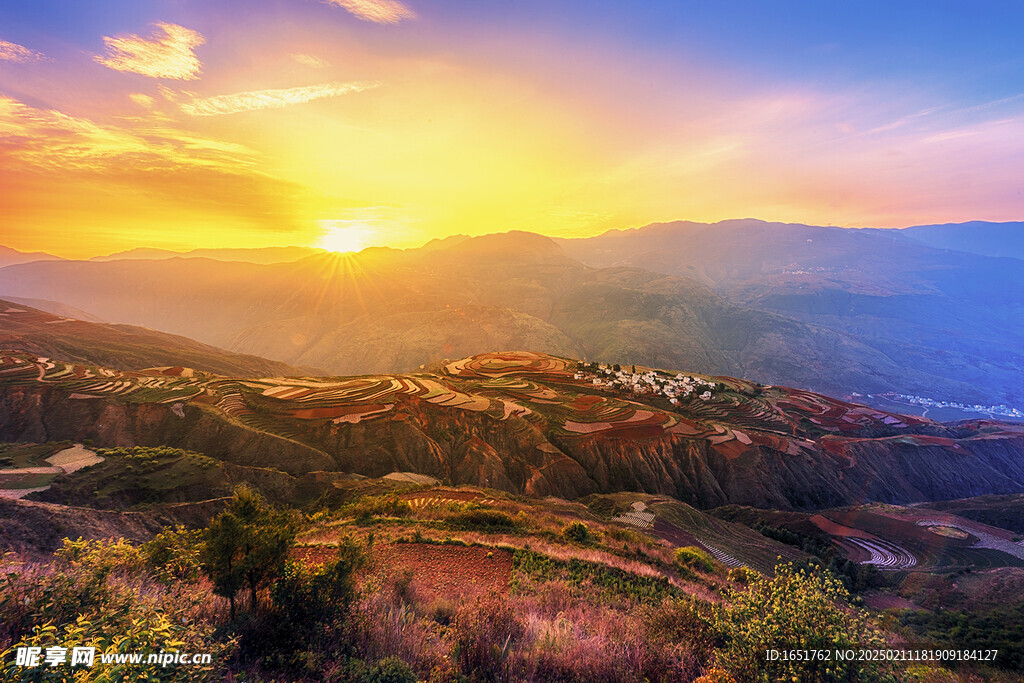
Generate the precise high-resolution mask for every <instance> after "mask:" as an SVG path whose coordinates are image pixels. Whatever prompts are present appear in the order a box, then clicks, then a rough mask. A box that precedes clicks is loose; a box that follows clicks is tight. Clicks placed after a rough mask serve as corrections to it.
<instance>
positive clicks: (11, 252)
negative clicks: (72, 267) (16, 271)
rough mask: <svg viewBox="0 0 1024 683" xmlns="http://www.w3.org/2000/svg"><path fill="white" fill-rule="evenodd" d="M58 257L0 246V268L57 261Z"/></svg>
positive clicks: (59, 258)
mask: <svg viewBox="0 0 1024 683" xmlns="http://www.w3.org/2000/svg"><path fill="white" fill-rule="evenodd" d="M59 260H62V259H61V257H59V256H54V255H53V254H47V253H45V252H42V251H33V252H24V251H18V250H17V249H11V248H10V247H5V246H3V245H0V268H3V267H4V266H12V265H15V264H17V263H31V262H32V261H59Z"/></svg>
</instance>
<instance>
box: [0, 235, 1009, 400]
mask: <svg viewBox="0 0 1024 683" xmlns="http://www.w3.org/2000/svg"><path fill="white" fill-rule="evenodd" d="M944 229H945V228H944ZM1013 229H1014V228H1013V227H1012V226H1005V227H1004V229H1003V231H1004V233H1006V234H1011V233H1012V230H1013ZM965 230H967V228H962V229H961V232H963V231H965ZM927 232H928V231H927V230H924V229H920V230H918V229H916V228H914V229H908V230H901V231H897V230H852V229H841V228H826V227H815V226H801V225H787V224H769V223H764V222H761V221H753V220H741V221H725V222H722V223H718V224H713V225H711V224H696V223H671V224H658V225H652V226H648V227H646V228H642V229H638V230H629V231H611V232H609V233H606V234H604V235H601V236H598V237H594V238H587V239H579V240H552V239H549V238H546V237H542V236H540V235H535V234H531V233H516V232H513V233H506V234H499V235H488V236H483V237H474V238H468V237H464V236H456V237H451V238H446V239H444V240H435V241H433V242H431V243H429V244H427V245H425V246H424V247H422V248H420V249H410V250H395V249H388V248H370V249H366V250H363V251H362V252H360V253H358V254H344V255H336V254H330V253H313V254H312V255H310V256H307V257H305V258H300V259H299V260H296V261H286V262H280V261H278V262H273V263H270V262H267V263H254V262H252V261H277V259H279V258H281V255H280V254H279V253H278V252H277V251H275V252H273V254H270V253H268V254H265V255H263V256H256V254H257V253H258V252H257V251H252V250H244V249H241V250H227V251H225V252H224V253H219V252H216V253H219V254H220V255H221V256H223V257H225V258H229V257H230V258H239V259H243V258H247V259H250V260H249V261H244V260H233V261H225V260H217V259H212V258H207V257H204V256H199V255H198V253H195V254H192V255H190V256H189V257H188V258H182V257H171V258H163V257H164V256H167V254H162V255H161V258H160V259H159V260H154V259H141V258H118V259H115V260H109V261H95V260H94V261H87V262H83V261H64V260H60V261H36V262H33V263H22V264H17V265H12V266H8V267H6V268H2V269H0V293H6V294H8V295H11V296H19V297H34V298H39V299H47V300H53V301H58V302H61V303H63V304H66V305H70V306H72V307H74V308H77V309H81V310H83V311H87V312H89V313H91V314H93V315H94V316H96V317H97V318H99V319H103V320H110V321H116V322H120V323H127V324H133V325H140V326H144V327H149V328H153V329H160V330H162V331H165V332H170V333H174V334H179V335H186V336H189V337H192V338H195V339H197V340H199V341H201V342H203V343H207V344H213V345H217V346H220V347H224V348H227V349H230V350H232V351H235V352H240V353H246V354H253V355H260V356H265V357H268V358H274V359H277V360H280V361H282V362H286V363H290V364H293V365H299V366H304V367H317V368H323V369H324V370H325V371H327V372H330V373H335V374H354V373H362V372H403V371H410V370H415V369H416V368H418V367H419V366H420V365H424V364H427V363H431V362H435V361H438V360H441V359H445V358H455V357H460V356H466V355H471V354H474V353H480V352H484V351H493V350H495V349H501V348H521V349H533V350H537V351H544V352H550V353H554V354H562V355H569V356H573V357H581V358H588V359H594V360H609V361H611V360H614V361H618V362H627V363H634V362H635V363H641V364H646V365H651V366H658V367H676V368H684V369H687V370H694V371H702V372H707V373H712V374H725V375H733V376H742V377H747V378H750V379H753V380H756V381H761V382H764V383H770V384H784V385H788V386H796V387H803V388H807V389H812V390H817V391H822V392H826V393H831V394H837V395H851V394H853V393H859V394H877V393H882V392H889V391H893V392H898V393H904V394H913V395H919V396H925V397H930V398H933V399H937V400H956V401H961V402H967V403H972V404H974V403H977V404H982V405H997V404H1000V403H1005V404H1008V405H1011V406H1014V405H1016V406H1019V405H1021V404H1022V403H1024V396H1022V394H1021V389H1020V387H1021V386H1024V371H1022V368H1024V355H1022V352H1021V349H1024V325H1021V324H1020V323H1019V321H1020V320H1021V319H1024V261H1021V260H1019V259H1014V258H995V257H990V256H983V255H978V254H969V253H967V252H963V251H950V250H948V249H939V248H935V247H931V246H928V245H925V244H924V243H922V242H921V241H920V240H919V239H916V238H915V239H911V238H910V237H909V236H908V235H910V234H917V235H918V236H919V235H920V234H922V233H927ZM307 251H308V250H307ZM1011 251H1012V250H1011ZM211 253H214V252H211ZM288 253H289V254H291V255H292V256H294V255H297V254H301V253H305V252H304V251H303V250H292V251H290V252H288ZM146 254H149V252H146ZM135 255H136V256H138V255H140V254H139V253H138V252H136V254H135ZM149 255H152V254H149Z"/></svg>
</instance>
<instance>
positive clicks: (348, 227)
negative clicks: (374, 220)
mask: <svg viewBox="0 0 1024 683" xmlns="http://www.w3.org/2000/svg"><path fill="white" fill-rule="evenodd" d="M320 225H321V226H322V227H323V229H324V233H323V235H321V236H320V239H319V240H317V243H316V246H318V247H320V248H321V249H326V250H328V251H333V252H337V253H341V252H347V251H361V250H363V249H365V248H366V247H367V246H368V245H369V238H370V235H369V232H370V230H369V228H367V226H365V225H360V224H358V223H350V222H348V221H321V222H320Z"/></svg>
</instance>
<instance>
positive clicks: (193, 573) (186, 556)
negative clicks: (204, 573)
mask: <svg viewBox="0 0 1024 683" xmlns="http://www.w3.org/2000/svg"><path fill="white" fill-rule="evenodd" d="M142 553H143V555H144V556H145V558H146V562H147V564H148V565H149V566H150V568H151V569H152V570H153V571H154V572H156V575H157V576H158V577H159V578H160V579H162V580H163V581H165V582H171V581H188V582H191V581H195V580H196V579H198V578H199V575H200V573H201V570H202V567H201V565H200V557H201V555H202V553H203V532H202V531H198V530H197V531H192V530H189V529H186V528H185V527H183V526H181V525H178V526H176V527H164V530H163V531H161V532H160V533H159V534H157V535H156V536H154V537H153V538H152V539H151V540H149V541H148V542H146V543H143V544H142Z"/></svg>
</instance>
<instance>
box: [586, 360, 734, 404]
mask: <svg viewBox="0 0 1024 683" xmlns="http://www.w3.org/2000/svg"><path fill="white" fill-rule="evenodd" d="M573 379H576V380H584V381H589V382H590V383H591V384H592V385H594V386H596V387H607V388H609V389H614V390H619V391H625V392H629V393H632V394H636V395H639V396H663V397H665V398H667V399H668V401H669V403H671V404H672V405H679V402H680V400H682V399H688V398H691V397H693V398H698V399H700V400H702V401H707V400H709V399H710V398H711V397H712V396H713V392H714V391H715V388H716V387H717V384H716V383H715V382H709V381H707V380H706V379H705V378H703V377H696V376H692V375H684V374H683V373H681V372H680V373H678V374H676V375H675V376H674V377H673V376H672V375H671V374H669V373H665V372H657V371H655V370H647V371H645V372H637V371H636V366H635V365H634V366H631V369H630V370H625V369H623V368H622V366H620V365H619V364H618V363H616V364H614V365H606V364H599V363H587V362H581V363H579V364H577V366H576V372H575V374H573Z"/></svg>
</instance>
